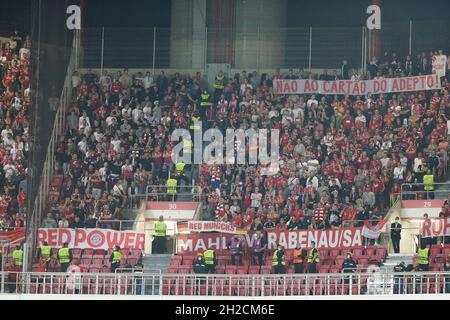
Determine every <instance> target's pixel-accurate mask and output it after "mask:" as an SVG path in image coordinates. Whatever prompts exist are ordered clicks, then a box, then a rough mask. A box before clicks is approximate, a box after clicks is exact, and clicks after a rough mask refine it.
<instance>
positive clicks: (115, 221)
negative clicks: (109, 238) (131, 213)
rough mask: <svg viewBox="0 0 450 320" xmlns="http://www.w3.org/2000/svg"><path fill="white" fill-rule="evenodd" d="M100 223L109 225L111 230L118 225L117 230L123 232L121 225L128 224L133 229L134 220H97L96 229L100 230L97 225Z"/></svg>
mask: <svg viewBox="0 0 450 320" xmlns="http://www.w3.org/2000/svg"><path fill="white" fill-rule="evenodd" d="M102 223H105V224H110V225H111V227H110V228H111V229H115V228H114V227H113V226H116V225H117V224H119V228H118V229H117V230H119V231H122V230H123V228H122V225H123V224H125V223H130V224H132V227H134V224H135V223H136V220H101V219H99V220H97V222H96V228H100V229H101V227H100V226H99V225H101V224H102Z"/></svg>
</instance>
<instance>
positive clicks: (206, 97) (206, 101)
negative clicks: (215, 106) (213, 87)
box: [200, 90, 212, 107]
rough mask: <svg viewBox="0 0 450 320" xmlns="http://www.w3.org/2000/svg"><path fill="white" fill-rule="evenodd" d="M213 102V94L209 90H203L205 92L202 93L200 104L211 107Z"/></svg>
mask: <svg viewBox="0 0 450 320" xmlns="http://www.w3.org/2000/svg"><path fill="white" fill-rule="evenodd" d="M211 104H212V103H211V95H210V94H209V92H208V91H206V90H205V91H203V93H202V94H201V95H200V106H202V107H209V106H210V105H211Z"/></svg>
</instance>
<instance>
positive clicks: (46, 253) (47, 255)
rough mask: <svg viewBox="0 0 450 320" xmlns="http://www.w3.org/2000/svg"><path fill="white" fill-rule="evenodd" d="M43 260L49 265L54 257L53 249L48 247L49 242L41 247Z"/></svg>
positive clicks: (45, 242)
mask: <svg viewBox="0 0 450 320" xmlns="http://www.w3.org/2000/svg"><path fill="white" fill-rule="evenodd" d="M40 254H41V259H43V260H44V261H45V263H49V262H50V260H51V258H52V257H51V256H52V248H51V247H50V246H49V245H48V243H47V241H44V244H43V245H42V246H41V252H40Z"/></svg>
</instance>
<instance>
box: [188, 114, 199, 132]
mask: <svg viewBox="0 0 450 320" xmlns="http://www.w3.org/2000/svg"><path fill="white" fill-rule="evenodd" d="M201 121H202V120H201V119H200V117H196V116H192V117H191V124H190V125H189V130H199V129H200V126H199V125H196V124H195V123H196V122H201Z"/></svg>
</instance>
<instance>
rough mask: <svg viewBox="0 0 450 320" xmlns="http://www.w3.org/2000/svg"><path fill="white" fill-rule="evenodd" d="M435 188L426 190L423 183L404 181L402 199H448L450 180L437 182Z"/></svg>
mask: <svg viewBox="0 0 450 320" xmlns="http://www.w3.org/2000/svg"><path fill="white" fill-rule="evenodd" d="M433 186H434V190H425V188H424V184H423V183H403V184H402V185H401V194H400V197H401V199H402V200H432V199H448V195H449V194H450V182H436V183H434V184H433Z"/></svg>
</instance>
